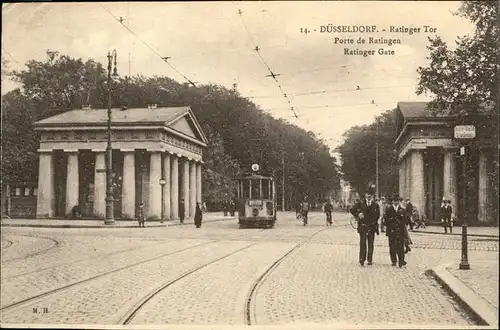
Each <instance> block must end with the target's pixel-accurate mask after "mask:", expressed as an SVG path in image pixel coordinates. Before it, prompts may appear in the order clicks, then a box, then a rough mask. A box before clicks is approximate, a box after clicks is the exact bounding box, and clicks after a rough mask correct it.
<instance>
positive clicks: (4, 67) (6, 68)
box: [2, 55, 10, 81]
mask: <svg viewBox="0 0 500 330" xmlns="http://www.w3.org/2000/svg"><path fill="white" fill-rule="evenodd" d="M9 74H10V71H9V61H8V60H7V59H6V58H5V57H4V56H3V55H2V81H3V80H4V79H5V77H7V76H9Z"/></svg>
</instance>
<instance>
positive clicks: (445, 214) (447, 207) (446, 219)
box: [441, 200, 453, 234]
mask: <svg viewBox="0 0 500 330" xmlns="http://www.w3.org/2000/svg"><path fill="white" fill-rule="evenodd" d="M452 213H453V209H452V207H451V200H445V201H444V205H443V206H442V207H441V216H442V219H441V222H442V223H443V227H444V233H445V234H447V233H448V230H447V228H450V234H451V233H452V227H453V224H452V222H451V215H452Z"/></svg>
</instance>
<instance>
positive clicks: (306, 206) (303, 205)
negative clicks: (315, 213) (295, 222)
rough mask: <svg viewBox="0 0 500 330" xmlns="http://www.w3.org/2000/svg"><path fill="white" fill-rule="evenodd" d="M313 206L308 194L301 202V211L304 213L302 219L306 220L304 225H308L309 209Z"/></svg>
mask: <svg viewBox="0 0 500 330" xmlns="http://www.w3.org/2000/svg"><path fill="white" fill-rule="evenodd" d="M310 208H311V204H309V202H308V201H307V196H306V197H304V201H303V202H302V203H300V212H301V214H302V221H303V222H304V226H306V225H307V220H308V218H307V216H308V214H309V209H310Z"/></svg>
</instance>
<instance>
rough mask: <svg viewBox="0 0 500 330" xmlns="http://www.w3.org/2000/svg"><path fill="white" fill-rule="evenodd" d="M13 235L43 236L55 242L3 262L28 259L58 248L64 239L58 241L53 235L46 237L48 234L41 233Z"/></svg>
mask: <svg viewBox="0 0 500 330" xmlns="http://www.w3.org/2000/svg"><path fill="white" fill-rule="evenodd" d="M13 236H22V237H31V238H43V239H46V240H50V241H52V242H53V243H54V244H53V245H51V246H49V247H48V248H45V249H42V250H38V251H36V252H32V253H28V254H25V255H23V256H21V257H15V258H12V259H7V260H2V264H5V263H10V262H13V261H16V260H21V259H27V258H31V257H34V256H38V255H40V254H43V253H47V252H49V251H51V250H53V249H55V248H58V247H59V246H60V245H61V243H62V241H58V240H57V239H54V238H52V237H46V236H39V235H23V234H13Z"/></svg>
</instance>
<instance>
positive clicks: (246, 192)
mask: <svg viewBox="0 0 500 330" xmlns="http://www.w3.org/2000/svg"><path fill="white" fill-rule="evenodd" d="M241 186H242V187H243V198H250V182H249V181H248V180H243V181H242V182H241Z"/></svg>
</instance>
